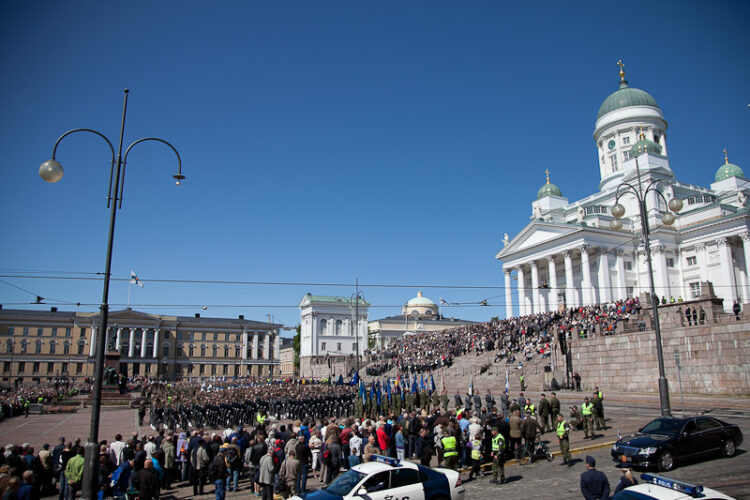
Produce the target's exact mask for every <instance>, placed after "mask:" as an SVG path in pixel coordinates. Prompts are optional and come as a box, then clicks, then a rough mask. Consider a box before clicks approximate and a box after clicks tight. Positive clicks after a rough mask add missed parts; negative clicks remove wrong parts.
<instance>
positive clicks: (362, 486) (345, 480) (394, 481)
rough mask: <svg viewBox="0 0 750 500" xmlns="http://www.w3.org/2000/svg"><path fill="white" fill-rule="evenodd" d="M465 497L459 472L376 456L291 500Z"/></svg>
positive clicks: (453, 499)
mask: <svg viewBox="0 0 750 500" xmlns="http://www.w3.org/2000/svg"><path fill="white" fill-rule="evenodd" d="M464 494H465V490H464V487H463V486H462V484H461V476H460V475H459V473H458V472H456V471H453V470H449V469H431V468H430V467H424V466H423V465H418V464H415V463H412V462H399V461H398V460H396V459H395V458H390V457H384V456H381V455H373V456H372V458H371V461H370V462H366V463H363V464H359V465H355V466H354V467H352V468H351V469H349V470H348V471H346V472H345V473H344V474H342V475H340V476H339V477H337V478H336V479H335V480H334V481H332V482H331V484H329V485H328V486H326V487H325V488H322V489H319V490H315V491H311V492H309V493H302V494H301V495H299V496H294V497H291V499H292V500H301V499H305V500H359V499H362V500H463V499H464Z"/></svg>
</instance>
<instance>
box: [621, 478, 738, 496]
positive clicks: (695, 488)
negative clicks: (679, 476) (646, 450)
mask: <svg viewBox="0 0 750 500" xmlns="http://www.w3.org/2000/svg"><path fill="white" fill-rule="evenodd" d="M641 479H642V480H643V482H642V483H639V484H636V485H635V486H629V487H627V488H625V489H624V490H622V491H620V492H619V493H617V495H615V496H613V497H612V500H650V499H658V500H691V499H693V498H701V499H703V500H734V499H733V498H732V497H730V496H727V495H725V494H724V493H720V492H718V491H716V490H712V489H711V488H704V487H703V486H701V485H700V484H690V483H686V482H684V481H678V480H676V479H669V478H667V477H663V476H657V475H656V474H641Z"/></svg>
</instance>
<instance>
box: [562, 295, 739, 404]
mask: <svg viewBox="0 0 750 500" xmlns="http://www.w3.org/2000/svg"><path fill="white" fill-rule="evenodd" d="M715 302H716V301H715V299H708V298H707V299H701V300H695V301H690V302H680V303H675V304H668V305H665V306H660V307H659V318H660V320H661V324H662V328H661V334H662V345H663V353H664V367H665V372H666V377H667V380H668V381H669V391H670V394H671V395H672V399H674V397H675V396H676V395H677V394H679V392H680V386H679V378H678V370H677V365H676V362H675V351H678V352H679V356H680V365H681V373H680V376H681V378H682V388H683V390H684V393H685V394H731V395H750V316H749V315H747V314H746V313H745V312H744V311H743V312H742V313H741V315H740V320H737V319H736V318H735V316H734V315H733V314H722V313H718V311H717V308H716V304H715ZM688 305H689V306H690V307H691V309H692V308H693V307H698V308H700V307H703V309H704V310H705V311H706V312H707V315H706V319H705V321H704V322H703V324H700V322H699V324H698V325H688V323H687V321H686V320H685V318H684V315H682V316H681V314H682V311H684V309H685V307H686V306H688ZM644 312H645V311H644ZM650 319H651V318H649V322H648V323H649V328H648V329H647V330H645V331H643V332H629V333H625V332H624V330H625V329H622V328H618V331H617V333H616V334H614V335H606V336H595V337H592V338H586V339H572V341H571V352H572V359H573V372H578V373H579V374H580V375H581V385H582V387H585V388H592V387H594V386H596V385H598V386H599V388H600V389H602V390H603V391H605V390H606V389H607V388H609V389H612V390H620V391H634V392H658V391H659V387H658V378H659V369H658V362H657V354H656V337H655V335H654V331H653V329H651V321H650Z"/></svg>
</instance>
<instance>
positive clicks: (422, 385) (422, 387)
mask: <svg viewBox="0 0 750 500" xmlns="http://www.w3.org/2000/svg"><path fill="white" fill-rule="evenodd" d="M419 390H421V391H423V390H424V377H423V376H422V374H421V373H420V374H419Z"/></svg>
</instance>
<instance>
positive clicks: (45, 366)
mask: <svg viewBox="0 0 750 500" xmlns="http://www.w3.org/2000/svg"><path fill="white" fill-rule="evenodd" d="M71 364H72V365H74V367H75V368H74V372H75V374H76V375H82V374H83V370H84V364H85V363H68V362H62V363H59V364H58V363H53V362H49V363H42V362H38V361H34V362H33V363H26V362H24V361H19V362H18V363H17V365H16V368H17V369H16V370H14V373H13V374H12V375H13V376H14V377H15V376H16V375H18V376H23V375H24V374H26V369H27V365H30V366H31V374H32V375H37V374H42V370H44V374H45V375H52V374H61V375H67V374H68V373H70V371H69V370H70V365H71ZM55 365H58V366H55ZM178 366H179V365H178ZM207 366H208V367H209V368H208V369H206V367H207ZM232 367H234V368H233V369H232ZM158 369H159V365H154V367H153V369H152V367H151V365H150V364H143V370H141V369H140V366H138V365H132V371H133V374H134V375H139V374H141V373H140V372H141V371H143V372H144V373H143V374H144V375H146V374H148V373H149V372H151V371H154V372H157V371H158ZM258 370H259V371H260V372H263V371H264V369H263V367H259V368H258ZM239 371H240V365H203V364H199V365H190V367H189V368H188V370H187V372H188V373H187V375H191V374H192V375H207V374H208V375H230V374H231V375H239V374H240V373H239ZM3 375H4V376H9V375H11V363H10V362H9V361H6V362H4V363H3Z"/></svg>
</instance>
